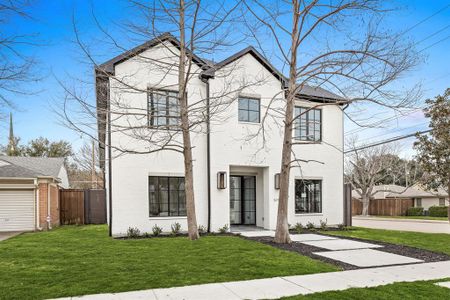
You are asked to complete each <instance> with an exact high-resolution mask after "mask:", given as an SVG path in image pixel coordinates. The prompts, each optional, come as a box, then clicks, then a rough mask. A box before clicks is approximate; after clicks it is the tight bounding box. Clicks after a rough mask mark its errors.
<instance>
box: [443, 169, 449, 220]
mask: <svg viewBox="0 0 450 300" xmlns="http://www.w3.org/2000/svg"><path fill="white" fill-rule="evenodd" d="M447 194H448V197H449V198H448V210H447V216H448V222H449V223H450V178H449V179H448V183H447ZM444 205H445V200H444Z"/></svg>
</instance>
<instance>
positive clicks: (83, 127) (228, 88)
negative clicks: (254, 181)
mask: <svg viewBox="0 0 450 300" xmlns="http://www.w3.org/2000/svg"><path fill="white" fill-rule="evenodd" d="M130 3H131V4H132V5H133V7H134V8H135V13H136V15H133V16H132V20H133V21H129V22H126V23H125V24H121V26H120V27H119V29H120V30H122V31H124V32H125V33H126V35H127V36H133V37H134V38H139V39H144V40H146V41H147V42H146V43H144V44H142V45H141V46H138V47H136V48H134V49H132V50H129V51H126V50H125V49H126V47H124V46H121V45H122V44H121V43H120V40H118V39H116V38H114V36H113V34H111V33H110V31H108V30H106V29H105V28H104V27H103V26H102V25H101V24H100V23H99V22H97V25H98V28H99V30H100V31H101V32H102V33H103V34H104V36H105V37H106V41H108V42H109V44H110V45H112V46H113V47H114V49H115V50H119V51H120V52H123V54H122V55H120V56H118V57H117V58H116V59H113V60H112V61H110V62H107V63H105V64H101V65H100V64H98V63H97V60H96V57H95V55H94V54H93V53H92V52H91V49H92V48H91V47H89V46H88V45H87V44H85V43H84V42H83V41H82V40H81V35H80V32H79V29H78V26H77V24H76V21H75V20H74V32H75V37H76V42H77V44H78V46H79V47H80V49H81V50H82V51H83V53H84V55H85V57H87V58H88V59H89V61H90V62H91V63H92V64H94V66H95V69H96V88H97V91H96V97H97V105H95V104H94V103H92V100H90V98H89V96H88V95H86V93H85V90H84V89H83V88H78V87H76V88H74V87H71V86H69V85H68V84H67V83H63V82H61V85H62V86H63V88H64V90H65V100H64V103H63V105H62V109H60V110H59V114H60V116H61V117H62V119H63V120H64V123H65V124H66V125H67V126H69V127H71V128H72V129H74V130H76V131H78V132H81V133H83V134H85V135H88V136H90V137H91V138H94V139H96V140H98V141H99V142H100V163H101V164H103V165H104V160H105V157H104V155H102V148H103V149H104V148H105V147H110V148H111V149H112V150H113V152H112V156H111V157H110V159H112V158H114V157H118V156H121V155H124V154H152V153H157V152H160V151H172V152H175V153H180V154H182V155H183V158H184V172H185V195H186V210H187V220H188V233H189V238H190V239H192V240H194V239H197V238H199V235H198V230H197V221H196V212H195V201H194V178H193V164H194V163H195V162H194V160H193V154H192V149H193V145H192V143H191V135H192V134H197V133H206V132H209V123H210V122H211V121H212V120H214V121H218V122H220V120H219V119H215V116H219V115H221V113H222V112H223V111H224V110H225V109H226V108H227V107H229V105H230V104H231V103H232V102H233V101H234V100H235V99H236V98H237V97H236V96H237V94H238V93H239V91H241V90H242V89H244V88H246V87H249V86H251V85H256V84H262V82H263V81H264V78H255V79H253V80H249V79H248V78H246V79H245V80H244V79H239V78H230V79H229V81H227V80H224V83H223V87H222V89H221V90H220V93H219V92H216V93H214V95H206V94H205V93H204V92H202V90H199V89H198V88H196V87H195V85H198V84H199V82H198V81H199V80H201V79H199V76H200V75H202V79H204V78H205V77H207V76H214V78H218V77H223V78H227V77H230V76H229V74H230V73H231V72H233V71H235V70H236V69H237V68H239V66H238V65H237V64H230V66H228V67H227V68H223V69H222V70H221V72H217V73H215V74H214V72H215V68H213V64H212V63H211V62H210V61H208V60H205V59H203V58H201V56H207V57H211V55H212V54H214V55H217V54H220V53H222V52H223V51H224V50H226V49H228V48H229V47H230V46H233V45H235V44H236V43H237V42H239V41H240V38H235V35H234V34H233V20H234V18H233V13H234V12H235V11H236V7H237V6H238V5H239V1H236V2H235V1H223V2H215V3H209V2H201V1H199V0H192V1H184V0H180V1H178V0H177V1H175V0H171V1H164V2H161V1H150V2H148V1H130ZM94 18H95V16H94ZM167 32H170V34H169V33H167ZM122 36H123V35H122ZM150 47H153V48H154V49H155V48H156V49H158V51H160V53H163V55H162V56H160V57H155V56H151V55H148V54H146V51H145V50H146V49H149V48H150ZM130 57H132V59H133V61H134V62H136V63H137V64H138V65H139V67H138V68H137V69H136V70H133V71H132V72H131V73H122V74H119V73H117V72H114V63H115V61H118V60H120V59H126V58H130ZM208 70H209V71H211V73H212V74H211V75H206V76H205V74H206V73H205V72H206V71H208ZM139 74H141V75H142V74H158V76H149V77H150V80H151V81H152V82H151V84H150V85H147V83H146V82H143V81H140V80H138V79H136V78H137V76H139ZM194 81H195V84H193V83H192V82H194ZM230 81H232V82H230ZM203 84H206V83H203ZM129 95H141V96H142V95H144V96H145V97H148V98H147V101H148V103H149V106H148V107H147V105H146V104H145V105H141V104H136V103H132V102H131V101H130V98H129ZM188 95H189V97H190V99H189V101H188ZM161 98H163V99H169V100H167V101H168V102H169V104H167V105H163V106H164V107H163V108H161V107H160V106H161V105H160V103H159V102H158V101H159V99H161ZM144 103H145V102H144ZM162 110H164V111H162ZM217 118H218V117H217ZM93 120H95V121H96V122H97V123H93V122H92V121H93ZM107 120H109V121H107ZM97 125H98V136H96V131H97V129H96V128H95V127H97ZM108 132H109V133H110V134H115V133H120V134H121V135H122V136H124V137H126V138H128V139H129V140H128V141H129V142H127V143H124V144H121V145H119V144H112V143H108V142H107V141H106V140H107V139H106V135H107V133H108ZM105 141H106V142H105ZM103 151H104V150H103Z"/></svg>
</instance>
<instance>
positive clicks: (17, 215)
mask: <svg viewBox="0 0 450 300" xmlns="http://www.w3.org/2000/svg"><path fill="white" fill-rule="evenodd" d="M22 230H34V191H33V190H0V231H22Z"/></svg>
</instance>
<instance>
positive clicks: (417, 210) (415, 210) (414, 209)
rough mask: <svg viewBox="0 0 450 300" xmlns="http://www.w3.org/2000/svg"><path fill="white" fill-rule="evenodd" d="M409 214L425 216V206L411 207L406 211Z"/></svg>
mask: <svg viewBox="0 0 450 300" xmlns="http://www.w3.org/2000/svg"><path fill="white" fill-rule="evenodd" d="M406 215H407V216H423V207H410V208H408V210H407V211H406Z"/></svg>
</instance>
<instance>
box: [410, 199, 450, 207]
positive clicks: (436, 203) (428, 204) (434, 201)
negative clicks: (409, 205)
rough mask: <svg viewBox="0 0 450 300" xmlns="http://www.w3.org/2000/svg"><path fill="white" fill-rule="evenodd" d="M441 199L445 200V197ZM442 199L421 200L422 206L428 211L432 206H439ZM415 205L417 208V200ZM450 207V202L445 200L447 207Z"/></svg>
mask: <svg viewBox="0 0 450 300" xmlns="http://www.w3.org/2000/svg"><path fill="white" fill-rule="evenodd" d="M440 198H444V197H440ZM440 198H421V199H422V206H421V207H423V209H424V210H428V209H429V208H430V207H432V206H439V199H440ZM414 204H415V206H418V205H417V199H414ZM448 205H449V200H448V198H445V206H448Z"/></svg>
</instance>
